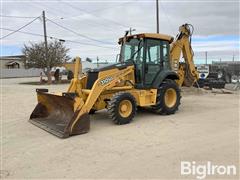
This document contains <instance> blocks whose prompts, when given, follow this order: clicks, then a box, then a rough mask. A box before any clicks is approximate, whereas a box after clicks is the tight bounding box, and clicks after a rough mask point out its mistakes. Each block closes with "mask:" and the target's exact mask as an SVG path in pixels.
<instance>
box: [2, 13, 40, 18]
mask: <svg viewBox="0 0 240 180" xmlns="http://www.w3.org/2000/svg"><path fill="white" fill-rule="evenodd" d="M0 17H5V18H19V19H33V18H37V17H36V16H35V17H34V16H10V15H2V14H1V15H0Z"/></svg>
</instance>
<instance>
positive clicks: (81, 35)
mask: <svg viewBox="0 0 240 180" xmlns="http://www.w3.org/2000/svg"><path fill="white" fill-rule="evenodd" d="M46 19H47V20H48V21H50V22H52V23H53V24H55V25H57V26H59V27H61V28H62V29H65V30H67V31H69V32H72V33H74V34H76V35H78V36H80V37H83V38H85V39H88V40H91V41H95V42H100V43H104V44H112V43H109V42H105V41H101V40H97V39H94V38H91V37H88V36H86V35H83V34H80V33H78V32H76V31H73V30H72V29H69V28H67V27H65V26H62V25H60V24H58V23H56V22H54V21H52V20H51V19H48V18H46Z"/></svg>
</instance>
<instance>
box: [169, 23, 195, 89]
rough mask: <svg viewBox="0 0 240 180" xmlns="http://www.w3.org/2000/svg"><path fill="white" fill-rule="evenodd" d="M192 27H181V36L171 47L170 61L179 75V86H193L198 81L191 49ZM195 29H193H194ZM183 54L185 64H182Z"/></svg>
mask: <svg viewBox="0 0 240 180" xmlns="http://www.w3.org/2000/svg"><path fill="white" fill-rule="evenodd" d="M190 27H192V25H190V24H184V25H182V26H180V27H179V32H180V33H179V34H178V36H177V37H176V40H175V41H174V42H173V43H172V45H171V50H170V60H171V66H172V69H173V70H175V71H176V72H177V73H178V75H179V80H178V81H177V83H178V85H179V86H182V85H185V86H188V87H189V86H192V85H193V84H194V82H196V81H197V80H198V72H197V70H196V68H195V65H194V61H193V55H194V53H193V50H192V47H191V36H192V31H191V30H190ZM192 29H193V27H192ZM181 53H182V54H183V58H184V60H185V63H184V64H180V62H179V60H180V56H181Z"/></svg>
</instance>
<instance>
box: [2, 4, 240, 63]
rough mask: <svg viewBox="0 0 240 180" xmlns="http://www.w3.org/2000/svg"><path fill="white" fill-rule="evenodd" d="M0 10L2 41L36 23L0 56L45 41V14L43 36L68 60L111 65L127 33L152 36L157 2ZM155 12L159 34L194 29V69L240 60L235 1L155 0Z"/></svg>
mask: <svg viewBox="0 0 240 180" xmlns="http://www.w3.org/2000/svg"><path fill="white" fill-rule="evenodd" d="M0 4H1V13H0V21H1V29H0V30H1V36H0V37H4V36H5V35H7V34H9V33H11V32H12V31H13V30H17V29H19V28H21V27H22V26H24V25H25V24H27V23H29V22H30V21H33V20H34V19H35V18H36V17H39V18H37V19H36V20H35V21H34V22H33V23H31V24H29V25H28V26H26V27H25V28H23V29H21V30H20V31H21V32H17V33H13V34H12V35H9V36H7V37H5V38H3V39H1V53H0V55H1V56H3V55H18V54H21V49H22V47H23V45H24V44H26V45H27V44H29V43H30V42H41V41H43V40H44V37H43V36H42V35H43V21H42V11H43V10H44V11H45V13H46V17H47V22H46V28H47V35H48V36H49V37H54V38H58V39H64V40H66V41H65V42H64V45H65V46H66V47H67V48H69V49H70V51H69V55H70V56H71V57H75V56H80V57H81V58H82V59H85V58H86V57H89V58H91V59H93V60H96V57H97V56H98V57H99V59H100V60H101V61H105V60H107V61H112V62H113V61H115V59H116V55H117V54H118V53H119V48H120V47H119V45H118V43H117V42H118V38H120V37H122V36H123V35H124V34H125V31H126V30H129V28H130V27H131V28H133V29H135V30H136V31H134V32H133V33H142V32H152V33H155V32H156V10H155V9H156V1H155V0H121V1H120V0H118V1H116V0H108V1H107V0H104V1H101V0H99V1H96V0H88V1H83V0H82V1H81V0H68V1H66V0H55V1H44V0H42V1H26V0H21V1H20V0H9V1H8V0H1V3H0ZM159 12H160V33H163V34H168V35H171V36H173V37H175V36H176V35H177V34H178V28H179V26H180V25H182V24H184V23H190V24H192V25H193V26H194V34H193V37H192V47H193V50H194V54H195V56H194V58H195V61H196V62H197V63H205V52H206V51H207V52H208V62H211V61H220V59H221V60H222V61H224V60H233V58H234V60H239V47H240V43H239V30H240V27H239V0H232V1H231V0H228V1H227V0H218V1H216V0H202V1H199V0H198V1H197V0H178V1H176V0H159ZM10 30H12V31H10ZM26 33H33V34H35V35H32V34H31V35H29V34H26ZM36 34H37V35H36ZM52 40H53V39H50V38H48V41H52Z"/></svg>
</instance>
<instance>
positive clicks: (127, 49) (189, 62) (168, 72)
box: [29, 24, 198, 138]
mask: <svg viewBox="0 0 240 180" xmlns="http://www.w3.org/2000/svg"><path fill="white" fill-rule="evenodd" d="M179 30H180V33H179V35H178V36H177V38H176V39H175V41H174V42H173V40H174V38H173V37H171V36H168V35H163V34H154V33H141V34H135V35H130V36H127V35H125V36H124V37H122V38H120V39H119V44H120V45H121V51H120V56H119V58H120V59H119V62H118V63H116V64H114V65H109V66H106V67H103V68H98V69H92V70H90V71H89V72H88V74H87V75H83V76H81V77H80V78H79V65H80V58H79V57H77V58H76V61H75V72H74V78H73V79H72V81H71V83H70V86H69V88H68V90H67V91H66V92H61V93H49V92H48V90H47V89H37V90H36V91H37V100H38V104H37V106H36V107H35V109H34V110H33V112H32V114H31V116H30V120H29V121H30V122H31V123H33V124H35V125H36V126H38V127H40V128H42V129H44V130H46V131H48V132H50V133H52V134H54V135H56V136H58V137H61V138H66V137H69V136H71V135H77V134H83V133H87V132H88V131H89V129H90V119H89V113H90V112H94V111H98V110H101V109H105V108H106V109H107V110H108V113H109V115H110V117H111V119H112V120H113V122H114V123H116V124H119V125H122V124H127V123H130V122H131V121H132V119H133V118H134V116H135V114H136V111H137V108H138V107H148V108H150V109H151V110H152V111H154V112H156V113H158V114H167V115H168V114H174V113H175V112H176V111H177V110H178V107H179V105H180V98H181V95H180V87H181V86H182V85H186V86H191V85H193V83H194V82H195V81H196V80H197V77H198V74H197V71H196V70H195V66H194V63H193V51H192V49H191V40H190V37H191V34H192V32H190V25H188V24H184V25H182V26H181V27H180V29H179ZM181 52H182V54H183V57H184V58H185V63H184V64H180V63H179V59H180V55H181Z"/></svg>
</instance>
